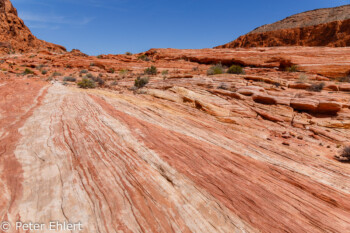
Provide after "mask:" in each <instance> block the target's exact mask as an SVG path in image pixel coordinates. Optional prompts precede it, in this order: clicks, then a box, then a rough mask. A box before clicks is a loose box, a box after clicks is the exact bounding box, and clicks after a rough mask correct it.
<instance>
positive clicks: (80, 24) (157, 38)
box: [12, 0, 350, 55]
mask: <svg viewBox="0 0 350 233" xmlns="http://www.w3.org/2000/svg"><path fill="white" fill-rule="evenodd" d="M12 3H13V5H14V6H15V7H16V8H17V10H18V12H19V16H20V17H21V18H22V19H23V20H24V22H25V23H26V25H27V26H28V27H29V28H30V29H31V31H32V32H33V34H34V35H35V36H37V37H38V38H40V39H44V40H46V41H49V42H53V43H57V44H60V45H63V46H65V47H66V48H67V49H68V50H71V49H73V48H78V49H80V50H81V51H83V52H85V53H88V54H90V55H98V54H109V53H110V54H117V53H124V52H126V51H130V52H133V53H137V52H143V51H146V50H148V49H150V48H183V49H185V48H211V47H214V46H216V45H221V44H225V43H227V42H229V41H232V40H233V39H235V38H237V37H238V36H240V35H242V34H245V33H247V32H249V31H251V30H253V29H254V28H256V27H258V26H261V25H263V24H267V23H273V22H275V21H277V20H281V19H283V18H285V17H287V16H289V15H292V14H296V13H300V12H303V11H306V10H313V9H317V8H324V7H334V6H340V5H344V4H350V0H294V1H285V0H284V1H283V0H265V1H263V0H243V1H234V0H173V1H170V0H12Z"/></svg>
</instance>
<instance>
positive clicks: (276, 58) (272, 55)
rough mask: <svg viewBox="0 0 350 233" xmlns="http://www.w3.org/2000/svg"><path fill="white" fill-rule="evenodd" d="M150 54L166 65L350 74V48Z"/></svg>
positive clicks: (341, 75)
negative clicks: (245, 67)
mask: <svg viewBox="0 0 350 233" xmlns="http://www.w3.org/2000/svg"><path fill="white" fill-rule="evenodd" d="M146 54H148V55H149V56H151V57H153V58H154V60H155V61H159V63H160V62H162V63H163V64H164V62H175V61H176V62H178V61H187V62H188V61H189V62H192V63H199V64H207V65H211V64H217V63H221V64H223V65H227V66H230V65H232V64H240V65H243V66H251V67H266V68H282V69H284V68H285V67H288V66H291V65H293V64H294V65H297V66H298V70H300V71H305V72H310V73H314V74H320V75H323V76H327V77H333V78H334V77H344V76H346V75H347V74H349V72H350V48H326V47H323V48H315V47H275V48H249V49H245V48H240V49H199V50H196V49H182V50H181V49H152V50H150V51H148V52H146ZM184 68H185V66H184Z"/></svg>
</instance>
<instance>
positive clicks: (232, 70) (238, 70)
mask: <svg viewBox="0 0 350 233" xmlns="http://www.w3.org/2000/svg"><path fill="white" fill-rule="evenodd" d="M243 72H244V70H243V68H242V67H241V66H239V65H232V66H231V67H230V68H228V70H227V73H229V74H243Z"/></svg>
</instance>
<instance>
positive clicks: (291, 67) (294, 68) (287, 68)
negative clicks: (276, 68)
mask: <svg viewBox="0 0 350 233" xmlns="http://www.w3.org/2000/svg"><path fill="white" fill-rule="evenodd" d="M286 71H288V72H298V66H296V65H292V66H290V67H286Z"/></svg>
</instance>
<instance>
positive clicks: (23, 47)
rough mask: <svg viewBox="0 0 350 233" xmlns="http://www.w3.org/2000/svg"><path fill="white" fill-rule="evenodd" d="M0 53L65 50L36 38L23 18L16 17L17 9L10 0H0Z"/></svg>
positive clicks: (58, 51)
mask: <svg viewBox="0 0 350 233" xmlns="http://www.w3.org/2000/svg"><path fill="white" fill-rule="evenodd" d="M0 21H1V24H0V53H15V52H17V53H18V52H31V51H43V50H46V51H50V52H57V53H60V52H65V51H66V49H65V48H64V47H63V46H60V45H56V44H52V43H48V42H46V41H43V40H39V39H38V38H36V37H35V36H34V35H33V34H32V33H31V31H30V30H29V28H28V27H27V26H26V25H25V24H24V22H23V20H22V19H20V18H19V17H18V14H17V10H16V9H15V8H14V7H13V5H12V3H11V2H10V0H0Z"/></svg>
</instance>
